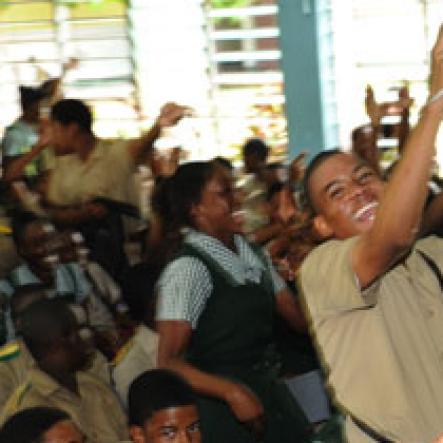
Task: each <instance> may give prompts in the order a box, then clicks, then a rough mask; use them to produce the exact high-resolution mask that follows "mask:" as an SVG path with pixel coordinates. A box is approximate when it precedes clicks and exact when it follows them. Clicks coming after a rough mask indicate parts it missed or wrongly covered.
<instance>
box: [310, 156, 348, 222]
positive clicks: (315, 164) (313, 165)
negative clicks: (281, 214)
mask: <svg viewBox="0 0 443 443" xmlns="http://www.w3.org/2000/svg"><path fill="white" fill-rule="evenodd" d="M342 153H343V151H341V150H340V149H338V148H337V149H329V150H327V151H322V152H320V153H319V154H317V155H316V156H315V157H314V158H313V159H312V160H311V161H310V163H309V165H308V167H307V168H306V171H305V175H304V177H303V206H304V207H305V208H306V209H308V210H310V211H311V212H312V213H315V208H314V205H313V203H312V195H311V186H310V185H311V184H310V180H311V176H312V174H313V173H314V172H315V171H316V170H317V169H318V168H319V167H320V166H321V165H322V164H323V163H324V162H325V161H326V160H328V159H329V158H331V157H333V156H335V155H338V154H342Z"/></svg>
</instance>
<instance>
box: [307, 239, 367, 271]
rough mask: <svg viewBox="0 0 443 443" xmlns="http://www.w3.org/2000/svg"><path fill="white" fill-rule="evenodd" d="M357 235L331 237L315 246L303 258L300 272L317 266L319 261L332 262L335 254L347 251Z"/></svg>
mask: <svg viewBox="0 0 443 443" xmlns="http://www.w3.org/2000/svg"><path fill="white" fill-rule="evenodd" d="M357 238H358V237H352V238H349V239H346V240H337V239H331V240H327V241H325V242H324V243H321V244H320V245H318V246H316V247H315V248H314V249H313V250H312V251H311V252H309V254H308V255H307V257H306V258H305V260H304V262H303V264H302V266H301V272H302V273H303V272H307V271H308V270H309V269H311V268H313V269H314V270H315V268H317V267H318V266H319V265H320V263H331V261H332V263H334V262H336V260H335V258H336V257H337V255H342V254H343V253H346V252H348V251H349V250H350V249H351V248H352V246H353V245H354V244H355V242H356V240H357Z"/></svg>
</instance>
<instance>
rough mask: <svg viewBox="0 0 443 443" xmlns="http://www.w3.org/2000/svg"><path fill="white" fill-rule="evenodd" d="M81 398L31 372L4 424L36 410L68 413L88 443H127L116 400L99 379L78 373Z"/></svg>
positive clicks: (9, 406) (12, 400)
mask: <svg viewBox="0 0 443 443" xmlns="http://www.w3.org/2000/svg"><path fill="white" fill-rule="evenodd" d="M77 383H78V391H79V395H76V394H74V393H73V392H71V391H69V390H68V389H66V388H64V387H62V386H61V385H60V384H58V383H57V382H56V381H55V380H54V379H53V378H51V377H50V376H49V375H47V374H46V373H45V372H43V371H41V370H39V369H37V368H32V369H31V370H30V371H29V375H28V380H27V382H25V383H24V384H22V385H21V386H20V387H19V388H18V389H17V390H16V391H15V393H14V394H13V396H12V397H11V398H10V399H9V400H8V402H7V404H6V406H5V408H4V410H3V414H2V415H1V422H2V423H4V422H5V420H6V419H7V418H8V417H10V416H11V415H13V414H15V413H16V412H18V411H21V410H23V409H26V408H30V407H34V406H48V407H54V408H59V409H61V410H63V411H65V412H67V413H68V414H69V415H70V417H71V418H72V420H73V421H74V423H75V424H76V425H77V426H78V427H79V429H80V430H81V431H82V432H83V433H84V434H85V435H86V441H87V443H118V442H121V441H125V440H127V439H128V433H127V420H126V416H125V414H124V412H123V410H122V407H121V405H120V403H119V401H118V399H117V396H116V395H115V394H114V392H113V391H112V390H111V388H110V387H109V386H108V385H106V384H105V383H104V382H103V381H101V380H100V379H99V378H98V377H95V376H93V375H90V374H87V373H85V372H78V373H77Z"/></svg>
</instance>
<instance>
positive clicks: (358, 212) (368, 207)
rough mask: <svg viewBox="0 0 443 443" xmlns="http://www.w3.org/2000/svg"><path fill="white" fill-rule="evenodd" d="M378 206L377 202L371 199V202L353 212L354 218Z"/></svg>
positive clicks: (356, 218)
mask: <svg viewBox="0 0 443 443" xmlns="http://www.w3.org/2000/svg"><path fill="white" fill-rule="evenodd" d="M377 206H378V202H376V201H373V202H371V203H368V204H366V205H364V206H363V207H362V208H360V209H359V210H358V211H357V212H356V213H355V214H354V220H358V219H359V218H360V217H362V216H363V215H364V214H365V212H366V211H370V210H371V209H374V208H376V207H377Z"/></svg>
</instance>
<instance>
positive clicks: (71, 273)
mask: <svg viewBox="0 0 443 443" xmlns="http://www.w3.org/2000/svg"><path fill="white" fill-rule="evenodd" d="M12 225H13V237H14V242H15V244H16V247H17V250H18V252H19V254H20V256H21V259H22V263H21V264H20V265H19V266H17V267H16V268H15V269H14V270H13V271H12V272H11V273H10V274H9V275H8V276H7V278H6V279H3V280H0V292H3V293H4V294H6V295H7V296H10V295H11V294H12V293H13V291H14V288H16V287H19V286H22V285H24V284H30V283H44V284H46V285H47V286H48V287H49V288H52V292H53V295H55V294H56V295H58V296H71V297H72V296H73V298H72V301H75V302H76V303H78V304H81V305H83V306H84V307H85V309H86V310H87V312H88V319H89V323H90V325H91V326H93V327H94V332H95V333H96V335H97V337H98V338H99V339H100V345H101V346H100V349H101V350H103V352H104V353H106V354H107V355H110V357H112V356H113V354H114V352H115V348H118V345H116V344H115V343H118V341H119V340H118V333H117V331H116V325H115V321H114V319H113V315H112V313H111V311H110V309H109V308H108V304H110V303H108V301H110V300H111V299H112V300H114V299H118V298H119V297H120V295H119V294H118V295H115V294H113V295H112V296H111V295H109V292H110V291H109V288H110V285H109V283H108V282H109V280H112V279H111V277H109V275H108V274H106V272H105V271H104V270H103V269H101V268H100V270H101V274H100V277H102V278H101V280H100V281H98V279H97V278H96V277H97V275H98V274H97V272H94V274H92V273H90V272H89V267H88V268H86V266H85V267H84V268H82V267H81V266H80V263H79V262H77V261H76V256H75V255H76V254H75V251H74V250H73V252H72V254H71V257H72V258H71V260H72V261H70V262H66V247H65V244H66V242H65V241H64V236H63V235H61V234H60V232H58V231H57V230H56V229H55V228H54V226H53V225H52V224H50V223H48V222H47V221H45V220H42V219H40V218H38V217H37V216H36V215H34V214H32V213H29V212H19V213H16V215H15V217H14V219H13V224H12ZM69 246H70V247H71V249H73V248H72V245H71V244H70V245H69ZM97 268H99V266H98V265H96V266H95V268H94V270H97ZM103 275H106V276H107V284H106V285H105V284H102V283H103V281H104V279H103ZM115 288H116V285H114V293H115V292H119V290H118V289H115ZM7 338H8V339H9V340H11V339H12V338H14V335H13V334H12V333H11V331H8V337H7Z"/></svg>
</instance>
